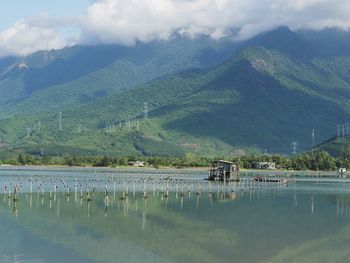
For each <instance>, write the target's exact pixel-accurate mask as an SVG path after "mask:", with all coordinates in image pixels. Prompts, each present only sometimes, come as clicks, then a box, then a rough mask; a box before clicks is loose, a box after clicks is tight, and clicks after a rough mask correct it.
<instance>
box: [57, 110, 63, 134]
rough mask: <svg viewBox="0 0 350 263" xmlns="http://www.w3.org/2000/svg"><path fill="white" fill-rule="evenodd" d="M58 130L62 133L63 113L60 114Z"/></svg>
mask: <svg viewBox="0 0 350 263" xmlns="http://www.w3.org/2000/svg"><path fill="white" fill-rule="evenodd" d="M58 129H59V130H60V131H62V112H59V113H58Z"/></svg>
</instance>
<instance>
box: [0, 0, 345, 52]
mask: <svg viewBox="0 0 350 263" xmlns="http://www.w3.org/2000/svg"><path fill="white" fill-rule="evenodd" d="M0 18H1V19H0V57H3V56H9V55H15V56H25V55H28V54H31V53H33V52H36V51H38V50H43V49H47V48H49V49H60V48H63V47H66V46H71V45H75V44H84V45H92V44H122V45H133V44H134V43H135V42H136V41H141V42H149V41H155V40H168V39H171V37H172V36H173V35H174V34H177V35H179V34H180V35H183V36H186V37H192V38H193V37H196V36H198V35H207V36H210V37H212V38H216V39H218V38H220V37H224V36H228V35H229V36H231V37H232V38H233V39H236V40H244V39H249V38H251V37H253V36H255V35H257V34H259V33H261V32H265V31H268V30H272V29H274V28H277V27H279V26H288V27H289V28H290V29H292V30H298V29H313V30H321V29H324V28H327V27H338V28H341V29H344V30H349V28H350V1H349V0H59V1H50V0H1V1H0Z"/></svg>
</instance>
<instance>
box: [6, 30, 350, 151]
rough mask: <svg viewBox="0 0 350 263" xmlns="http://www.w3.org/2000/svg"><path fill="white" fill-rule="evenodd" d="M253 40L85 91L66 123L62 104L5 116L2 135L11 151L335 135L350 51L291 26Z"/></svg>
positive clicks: (188, 145)
mask: <svg viewBox="0 0 350 263" xmlns="http://www.w3.org/2000/svg"><path fill="white" fill-rule="evenodd" d="M281 39H282V40H283V41H282V40H281ZM251 41H252V42H251V45H253V46H251V47H244V48H242V49H241V50H240V51H239V52H238V53H237V54H236V55H235V56H233V57H231V58H230V59H228V60H226V61H225V62H223V63H221V64H220V65H217V66H214V67H211V68H208V69H192V70H187V71H183V72H182V73H177V74H174V75H169V76H167V77H165V76H163V77H162V78H159V79H156V80H153V81H151V82H149V83H147V84H142V85H139V86H136V87H133V88H130V89H128V90H124V91H122V92H119V93H117V94H114V95H111V96H103V97H102V98H99V99H97V100H94V101H91V102H89V103H87V102H88V101H89V100H88V99H87V100H86V101H85V103H82V104H81V105H80V106H79V107H76V108H70V109H69V110H66V111H62V112H63V129H62V131H60V130H59V129H58V127H59V125H58V115H57V112H55V113H50V112H48V113H43V112H42V113H40V114H35V115H33V116H31V118H28V117H21V116H19V117H16V118H9V119H8V120H3V121H2V122H1V123H0V126H1V127H2V128H1V130H0V138H1V139H2V140H3V141H5V142H6V143H8V144H9V145H12V146H13V147H14V149H15V150H20V149H24V150H26V151H28V152H32V153H38V152H40V149H44V150H45V151H46V152H48V153H52V154H55V155H57V154H64V153H72V152H74V153H80V154H93V153H95V154H109V155H123V154H146V155H182V154H184V153H185V152H196V153H198V154H200V155H208V156H214V155H216V156H217V155H220V154H225V155H227V154H233V153H235V152H236V151H239V152H242V150H244V151H246V150H248V151H264V150H265V149H266V150H267V151H268V152H280V153H288V152H289V151H290V145H291V143H292V142H293V141H297V142H298V144H299V149H300V150H302V149H308V148H309V147H310V146H311V131H312V130H313V129H315V130H316V135H317V136H316V143H320V142H322V141H324V140H327V139H328V138H330V137H332V136H334V130H335V126H336V124H338V123H344V122H346V120H348V119H349V117H350V104H349V98H350V79H349V76H350V70H349V69H350V67H349V66H350V57H349V56H346V54H345V53H344V52H343V51H340V52H339V53H336V54H333V55H331V54H330V53H329V54H328V55H327V56H325V55H324V53H323V50H325V48H328V47H327V45H326V44H322V45H318V46H314V43H313V41H308V38H307V37H306V36H305V33H304V32H302V33H293V32H291V31H289V30H287V29H285V28H282V29H278V30H277V31H276V32H270V33H266V34H264V35H263V36H259V37H257V38H255V39H254V40H251ZM288 43H291V45H293V46H292V47H288V46H286V45H288ZM312 47H315V48H312ZM123 68H126V66H124V67H123ZM146 75H147V74H146ZM135 85H136V84H135ZM61 88H62V87H61ZM145 102H147V103H148V109H149V113H148V114H149V117H150V120H148V121H145V120H143V115H144V113H143V110H144V103H145ZM28 109H30V105H29V106H28ZM57 110H58V109H57ZM39 121H40V125H41V128H40V130H39V128H38V123H39ZM28 127H30V128H31V129H30V133H28V134H27V131H26V128H28ZM27 135H30V136H27ZM53 149H56V152H54V150H53ZM53 152H54V153H53Z"/></svg>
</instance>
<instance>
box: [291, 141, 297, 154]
mask: <svg viewBox="0 0 350 263" xmlns="http://www.w3.org/2000/svg"><path fill="white" fill-rule="evenodd" d="M297 147H298V143H297V142H292V154H293V155H296V154H297Z"/></svg>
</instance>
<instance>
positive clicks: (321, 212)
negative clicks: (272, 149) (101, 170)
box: [0, 190, 348, 262]
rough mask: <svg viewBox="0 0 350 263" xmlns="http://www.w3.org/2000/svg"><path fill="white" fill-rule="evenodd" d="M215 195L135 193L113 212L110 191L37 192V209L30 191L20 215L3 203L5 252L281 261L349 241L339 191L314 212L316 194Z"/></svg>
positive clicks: (102, 258)
mask: <svg viewBox="0 0 350 263" xmlns="http://www.w3.org/2000/svg"><path fill="white" fill-rule="evenodd" d="M84 196H85V195H84ZM117 196H118V197H119V196H121V194H117ZM212 197H213V202H210V198H209V197H208V195H207V194H204V193H203V194H202V195H200V196H197V195H196V194H194V193H193V194H192V195H191V197H190V198H189V195H188V193H187V194H185V196H184V197H183V200H182V202H183V203H182V204H181V198H180V196H178V199H176V198H175V193H170V196H169V198H168V199H165V198H164V197H161V195H160V194H159V196H155V197H153V196H152V195H151V196H149V198H148V199H146V200H143V199H142V198H141V194H137V196H136V198H133V197H129V199H128V200H120V199H118V198H117V199H113V198H112V199H111V202H110V206H109V207H108V208H107V211H106V210H105V209H106V208H105V204H104V199H103V195H102V194H97V195H96V196H95V197H94V199H93V201H92V202H91V203H89V206H88V204H87V203H86V201H85V200H83V202H82V204H80V200H79V198H78V200H77V202H75V200H74V196H70V200H69V202H68V201H67V196H66V195H64V194H61V195H60V196H59V197H58V198H57V201H52V203H51V208H49V207H50V203H49V200H48V195H47V196H46V197H45V198H44V199H42V198H40V197H39V198H37V195H33V196H32V208H30V205H29V204H30V199H29V195H24V194H23V195H21V196H20V201H19V202H17V208H18V218H15V217H14V216H13V214H12V213H13V210H12V204H11V205H10V206H7V205H6V206H1V207H0V214H1V217H0V223H1V224H0V226H1V229H2V228H6V229H4V232H2V233H4V234H5V235H8V237H9V238H8V240H7V241H6V244H4V246H0V252H1V254H4V255H6V253H4V252H5V251H7V252H8V253H9V254H11V253H12V252H13V253H16V251H18V253H20V251H22V254H24V255H25V256H26V255H30V256H33V258H35V257H36V258H42V259H43V260H44V261H45V262H46V260H45V259H47V258H48V257H49V256H50V255H51V256H53V255H56V254H58V256H57V260H58V261H50V262H62V261H59V260H60V259H62V258H60V255H66V259H72V262H73V260H74V262H116V258H117V259H118V262H119V261H125V262H139V261H140V258H142V259H143V262H164V261H165V262H167V261H176V262H232V258H236V259H237V260H241V261H242V262H261V261H262V260H263V259H266V260H268V259H270V258H272V257H273V256H275V255H279V256H278V257H276V258H273V260H276V261H273V262H285V261H281V260H280V259H281V258H283V259H286V258H287V256H288V255H289V253H292V254H293V255H294V256H295V257H296V258H298V257H297V254H295V253H294V252H296V251H303V252H305V253H313V252H314V251H315V250H316V246H315V245H313V244H311V243H309V242H308V240H314V241H313V242H314V243H315V244H320V246H322V247H326V245H327V246H328V247H329V248H333V245H332V243H334V245H336V244H338V245H339V246H342V244H345V243H346V242H347V239H346V235H345V234H338V232H339V231H340V230H342V229H343V228H344V227H345V226H347V225H348V218H347V217H336V215H335V205H334V203H332V202H329V198H331V199H332V198H333V199H336V196H333V197H332V195H324V194H322V195H314V197H312V198H313V199H312V200H313V201H314V213H313V214H311V211H310V209H311V207H310V205H311V195H309V194H298V195H294V194H293V193H292V192H290V193H288V192H283V191H282V192H281V191H278V190H276V192H275V191H271V190H270V191H262V192H252V193H249V192H244V193H240V194H236V199H235V200H234V201H225V202H221V201H219V202H215V198H216V197H217V195H216V194H213V196H212ZM1 198H3V196H2V197H1ZM219 199H220V198H219ZM295 201H297V202H295ZM7 203H8V201H7V198H6V201H5V204H7ZM196 207H198V209H197V208H196ZM333 210H334V213H332V211H333ZM320 229H322V231H320ZM346 233H348V232H346ZM329 238H330V239H329ZM330 240H332V242H331V241H330ZM1 242H3V243H5V241H4V240H2V241H1ZM24 242H25V243H24ZM25 244H26V245H25ZM296 244H305V246H303V247H301V246H300V248H298V245H296ZM38 246H39V247H44V248H45V249H38ZM289 247H290V248H294V247H295V251H294V250H289V249H287V248H289ZM343 247H344V246H343ZM14 248H17V250H16V249H14ZM18 248H19V249H18ZM344 249H345V247H344ZM344 249H343V250H342V251H341V254H342V255H343V254H344V253H343V252H344V251H345V250H344ZM252 250H254V251H255V252H254V253H251V251H252ZM322 253H323V252H322ZM327 253H328V256H330V255H332V254H331V252H329V251H328V252H327ZM323 254H326V253H323ZM316 258H319V257H316ZM299 259H300V260H301V261H300V262H302V258H299ZM4 262H6V261H4ZM65 262H71V261H69V260H68V261H65ZM295 262H296V261H295ZM329 262H331V261H329Z"/></svg>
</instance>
